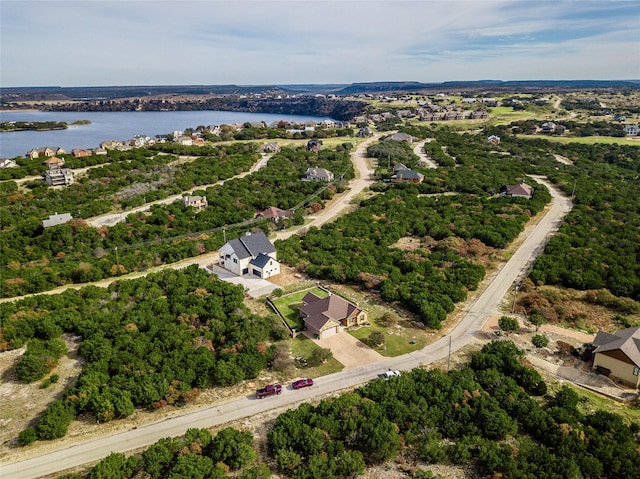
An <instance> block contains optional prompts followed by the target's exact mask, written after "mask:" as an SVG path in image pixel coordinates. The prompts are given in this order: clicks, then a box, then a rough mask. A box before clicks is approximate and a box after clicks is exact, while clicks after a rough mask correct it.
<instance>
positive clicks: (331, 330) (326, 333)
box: [320, 326, 338, 339]
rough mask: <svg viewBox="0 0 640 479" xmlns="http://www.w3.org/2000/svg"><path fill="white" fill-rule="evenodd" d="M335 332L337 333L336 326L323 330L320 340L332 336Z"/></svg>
mask: <svg viewBox="0 0 640 479" xmlns="http://www.w3.org/2000/svg"><path fill="white" fill-rule="evenodd" d="M337 332H338V326H336V327H334V328H328V329H325V330H324V331H322V335H321V336H320V339H326V338H328V337H330V336H333V335H334V334H336V333H337Z"/></svg>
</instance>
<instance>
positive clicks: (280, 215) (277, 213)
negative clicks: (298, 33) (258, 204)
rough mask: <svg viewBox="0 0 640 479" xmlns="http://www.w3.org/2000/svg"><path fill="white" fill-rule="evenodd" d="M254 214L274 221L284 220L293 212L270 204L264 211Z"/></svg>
mask: <svg viewBox="0 0 640 479" xmlns="http://www.w3.org/2000/svg"><path fill="white" fill-rule="evenodd" d="M256 216H258V217H260V218H265V219H268V220H271V221H273V222H274V223H277V222H279V221H280V220H285V219H287V218H291V217H292V216H293V212H292V211H289V210H281V209H280V208H278V207H276V206H270V207H269V208H267V209H266V210H264V211H261V212H259V213H258V214H257V215H256Z"/></svg>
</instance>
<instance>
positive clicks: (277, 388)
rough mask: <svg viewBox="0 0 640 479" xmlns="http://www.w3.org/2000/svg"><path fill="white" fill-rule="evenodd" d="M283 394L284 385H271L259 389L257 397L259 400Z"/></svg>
mask: <svg viewBox="0 0 640 479" xmlns="http://www.w3.org/2000/svg"><path fill="white" fill-rule="evenodd" d="M281 392H282V385H280V384H269V385H268V386H265V387H263V388H262V389H258V390H257V391H256V397H257V398H258V399H264V398H266V397H267V396H273V395H274V394H280V393H281Z"/></svg>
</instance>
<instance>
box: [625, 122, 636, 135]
mask: <svg viewBox="0 0 640 479" xmlns="http://www.w3.org/2000/svg"><path fill="white" fill-rule="evenodd" d="M624 132H625V134H626V135H627V136H638V125H624Z"/></svg>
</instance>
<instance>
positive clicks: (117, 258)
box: [115, 246, 120, 271]
mask: <svg viewBox="0 0 640 479" xmlns="http://www.w3.org/2000/svg"><path fill="white" fill-rule="evenodd" d="M115 249H116V264H117V265H118V271H120V258H119V257H118V247H117V246H116V248H115Z"/></svg>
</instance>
